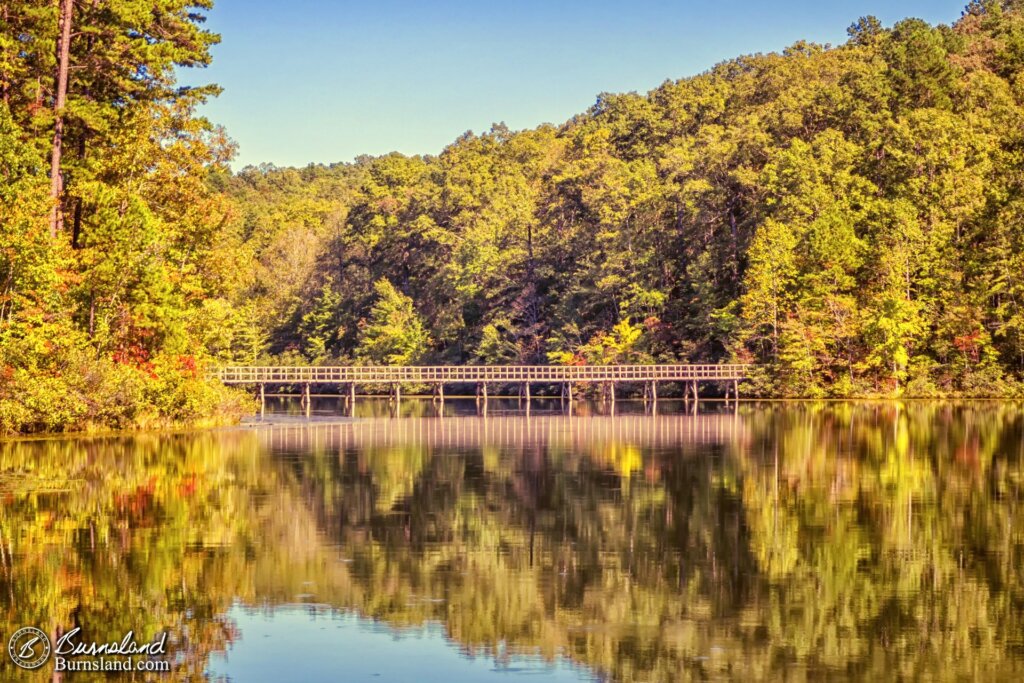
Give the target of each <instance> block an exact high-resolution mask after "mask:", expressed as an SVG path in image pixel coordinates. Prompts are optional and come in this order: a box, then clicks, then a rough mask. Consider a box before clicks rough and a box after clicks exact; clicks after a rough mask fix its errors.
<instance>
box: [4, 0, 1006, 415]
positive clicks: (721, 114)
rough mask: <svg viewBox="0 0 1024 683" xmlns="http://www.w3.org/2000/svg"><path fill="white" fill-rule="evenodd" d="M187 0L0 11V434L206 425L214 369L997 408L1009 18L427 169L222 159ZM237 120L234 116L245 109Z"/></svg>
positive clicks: (1000, 4) (871, 25)
mask: <svg viewBox="0 0 1024 683" xmlns="http://www.w3.org/2000/svg"><path fill="white" fill-rule="evenodd" d="M211 9H212V2H211V0H159V1H157V0H110V1H109V2H105V3H87V2H81V1H80V0H60V2H58V3H54V2H51V1H48V0H47V1H43V0H16V1H15V2H8V3H4V5H3V6H2V7H0V100H2V101H0V432H31V431H58V430H70V429H84V428H90V427H133V426H136V427H137V426H149V425H159V424H179V423H189V424H195V423H202V422H204V421H209V420H210V419H211V418H213V417H214V416H216V419H218V420H223V419H233V418H234V417H237V416H238V415H240V414H242V413H243V412H245V411H246V410H247V409H248V408H249V405H248V400H247V399H246V398H245V397H244V396H242V395H239V394H236V393H233V392H231V391H228V390H226V389H224V388H223V387H220V386H218V385H217V384H216V383H215V382H211V381H209V380H208V379H207V375H206V371H207V369H209V368H211V367H215V366H216V365H217V364H224V363H239V364H242V363H254V362H267V363H270V362H273V363H279V364H330V363H360V364H420V363H436V364H457V363H489V364H503V363H530V364H533V363H539V364H545V363H571V364H602V363H675V362H681V363H685V362H705V363H714V362H724V361H730V362H749V363H756V364H758V365H759V367H760V372H759V376H758V378H757V380H756V381H755V382H754V386H752V387H751V388H749V389H748V393H751V392H754V393H757V394H760V395H764V396H777V397H862V396H873V397H940V396H967V397H971V396H975V397H982V396H983V397H1019V396H1021V395H1022V393H1024V310H1022V306H1024V249H1022V247H1024V244H1022V242H1024V1H1022V0H975V1H973V2H971V3H970V4H969V5H967V6H966V8H965V9H964V11H963V13H962V15H961V16H960V17H959V18H957V19H956V20H955V21H954V22H953V23H952V24H950V25H939V26H932V25H930V24H928V23H925V22H923V21H920V20H917V19H906V20H903V21H900V22H898V23H896V24H895V25H893V26H891V27H886V26H883V25H882V24H881V23H880V22H879V21H878V20H877V19H875V18H872V17H865V18H862V19H860V20H859V21H857V22H856V23H854V24H853V25H852V26H851V27H850V28H849V31H848V34H849V38H848V40H847V41H846V42H845V43H843V44H842V45H838V46H832V45H819V44H814V43H809V42H800V43H797V44H794V45H792V46H790V47H788V48H786V49H785V50H784V51H782V52H781V53H772V54H757V55H748V56H743V57H739V58H736V59H733V60H730V61H726V62H723V63H721V64H718V65H717V66H714V67H713V68H711V69H710V70H709V71H707V72H705V73H702V74H699V75H697V76H695V77H690V78H683V79H681V80H669V81H666V82H665V83H664V84H663V85H661V86H660V87H658V88H656V89H654V90H653V91H651V92H649V93H647V94H637V93H625V94H608V93H604V94H601V95H599V96H598V97H597V99H596V102H595V104H594V105H593V106H592V107H591V108H590V109H589V110H587V111H586V112H584V113H581V114H579V115H578V116H576V117H574V118H572V119H571V120H569V121H566V122H564V123H561V124H559V125H542V126H539V127H537V128H535V129H531V130H523V131H513V130H509V129H508V128H507V127H506V126H504V125H502V124H495V125H494V126H493V127H492V128H491V129H490V130H489V131H487V132H484V133H481V134H474V133H472V132H467V133H466V134H464V135H463V136H461V137H460V138H458V139H457V140H455V141H454V142H452V144H450V145H449V146H448V147H446V148H445V149H443V150H441V151H440V153H438V154H437V155H428V156H406V155H401V154H397V153H394V154H389V155H385V156H381V157H360V158H357V159H356V160H354V161H353V162H351V163H338V164H332V165H329V166H328V165H310V166H307V167H304V168H277V167H274V166H270V165H262V166H258V167H247V168H244V169H241V170H239V171H237V172H233V171H232V170H231V167H230V166H229V162H230V160H231V158H232V154H233V150H234V147H233V143H232V141H231V139H230V137H229V133H230V131H224V130H223V129H221V128H219V127H217V126H215V125H214V124H213V123H212V122H210V121H208V120H207V119H205V118H204V117H203V116H202V115H201V114H200V112H199V107H200V106H201V105H202V103H203V102H204V101H205V100H206V99H207V98H210V97H214V96H216V95H217V94H218V89H217V87H216V86H213V85H210V86H205V87H182V86H181V85H179V84H178V82H177V80H176V78H177V76H178V75H179V74H180V71H181V69H185V68H192V67H202V66H204V65H206V64H208V63H209V62H210V47H211V46H212V45H214V44H215V43H216V42H217V41H218V40H219V37H218V36H217V35H215V34H212V33H211V32H209V31H207V30H206V29H205V28H204V17H205V13H206V12H207V11H209V10H211ZM254 115H257V114H254Z"/></svg>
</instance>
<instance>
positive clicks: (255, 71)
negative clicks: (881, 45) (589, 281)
mask: <svg viewBox="0 0 1024 683" xmlns="http://www.w3.org/2000/svg"><path fill="white" fill-rule="evenodd" d="M965 3H966V0H710V1H708V0H702V1H699V2H698V1H695V0H676V1H675V2H662V1H657V0H632V1H631V2H611V1H609V0H525V1H518V0H504V1H491V2H488V1H486V0H480V1H477V2H471V1H470V0H443V1H440V2H430V1H428V0H419V1H416V0H360V1H353V0H291V1H290V2H282V1H281V0H216V4H215V7H214V9H213V11H212V12H211V13H210V20H209V22H208V25H209V27H210V28H211V29H212V30H214V31H216V32H218V33H220V34H221V36H222V43H221V44H220V45H218V46H217V47H216V48H214V51H213V57H214V63H213V66H211V67H210V68H209V69H206V70H203V71H193V70H186V71H185V72H184V73H183V74H182V80H183V81H185V82H187V83H201V82H214V83H218V84H220V85H221V86H223V87H224V93H223V94H222V95H221V96H220V97H219V98H218V99H217V100H216V101H214V102H212V103H211V104H209V105H207V106H206V107H205V111H204V113H205V114H206V115H207V116H209V117H210V118H211V119H212V120H214V121H215V122H217V123H220V124H223V125H225V126H226V127H227V129H228V133H229V134H230V135H231V137H232V138H234V139H235V141H237V142H238V144H239V154H238V158H237V159H236V163H235V166H236V168H240V167H241V166H244V165H246V164H258V163H261V162H270V163H274V164H277V165H279V166H286V165H305V164H307V163H310V162H324V163H330V162H334V161H350V160H351V159H353V158H354V157H355V156H357V155H360V154H383V153H386V152H390V151H394V150H397V151H400V152H404V153H407V154H414V153H424V154H435V153H437V152H440V151H441V149H442V148H444V146H445V145H446V144H448V143H450V142H451V141H452V140H454V139H455V138H456V137H457V136H458V135H460V134H462V133H464V132H465V131H467V130H473V131H477V132H479V131H482V130H486V129H488V128H490V126H491V124H492V123H494V122H498V121H504V122H505V123H506V124H507V125H508V126H509V127H511V128H513V129H521V128H530V127H533V126H536V125H538V124H540V123H544V122H551V123H561V122H563V121H565V120H566V119H568V118H569V117H571V116H572V115H574V114H577V113H580V112H582V111H584V110H586V109H587V107H589V106H590V105H591V104H593V102H594V99H595V96H596V95H597V94H598V93H600V92H626V91H637V92H646V91H648V90H650V89H651V88H654V87H656V86H658V85H659V84H660V83H662V82H663V81H665V80H666V79H677V78H681V77H684V76H690V75H693V74H697V73H700V72H702V71H705V70H707V69H708V68H710V67H712V66H713V65H714V64H716V63H717V62H720V61H722V60H724V59H728V58H731V57H735V56H738V55H740V54H749V53H752V52H768V51H775V50H780V49H782V48H784V47H786V46H787V45H790V44H792V43H793V42H795V41H797V40H799V39H807V40H812V41H816V42H821V43H841V42H843V41H844V40H845V38H846V27H847V26H849V25H850V24H851V23H853V21H855V20H856V19H857V18H858V17H860V16H863V15H866V14H874V15H875V16H877V17H879V18H880V19H881V20H882V21H883V23H885V24H886V25H890V24H892V23H893V22H895V21H897V20H899V19H902V18H904V17H907V16H913V17H919V18H922V19H926V20H928V21H930V22H932V23H952V22H953V21H955V20H956V19H957V18H958V17H959V16H960V11H961V10H962V8H963V6H964V4H965Z"/></svg>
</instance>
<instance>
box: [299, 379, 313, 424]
mask: <svg viewBox="0 0 1024 683" xmlns="http://www.w3.org/2000/svg"><path fill="white" fill-rule="evenodd" d="M302 403H303V405H304V406H305V408H306V419H307V420H308V419H309V416H310V413H311V412H312V408H313V406H312V404H313V399H312V397H311V396H310V391H309V382H306V383H305V384H303V385H302Z"/></svg>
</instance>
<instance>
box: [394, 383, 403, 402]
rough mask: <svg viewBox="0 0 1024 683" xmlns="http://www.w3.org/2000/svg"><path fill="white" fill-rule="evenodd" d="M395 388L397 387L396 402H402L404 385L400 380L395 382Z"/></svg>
mask: <svg viewBox="0 0 1024 683" xmlns="http://www.w3.org/2000/svg"><path fill="white" fill-rule="evenodd" d="M394 388H395V392H394V399H395V403H401V402H402V385H401V384H400V383H398V382H395V385H394Z"/></svg>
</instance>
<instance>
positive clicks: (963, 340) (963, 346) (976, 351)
mask: <svg viewBox="0 0 1024 683" xmlns="http://www.w3.org/2000/svg"><path fill="white" fill-rule="evenodd" d="M979 339H981V330H974V331H973V332H969V333H967V334H962V335H960V336H959V337H954V339H953V346H955V347H956V348H957V350H958V351H960V353H962V354H964V355H965V356H967V358H969V359H970V360H971V361H972V362H974V363H977V362H978V358H979V357H980V356H981V345H980V344H979V343H978V340H979Z"/></svg>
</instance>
